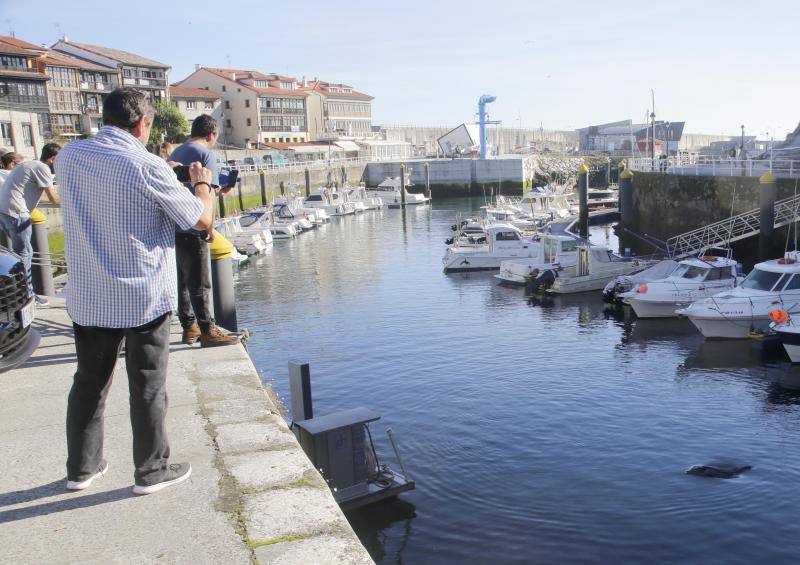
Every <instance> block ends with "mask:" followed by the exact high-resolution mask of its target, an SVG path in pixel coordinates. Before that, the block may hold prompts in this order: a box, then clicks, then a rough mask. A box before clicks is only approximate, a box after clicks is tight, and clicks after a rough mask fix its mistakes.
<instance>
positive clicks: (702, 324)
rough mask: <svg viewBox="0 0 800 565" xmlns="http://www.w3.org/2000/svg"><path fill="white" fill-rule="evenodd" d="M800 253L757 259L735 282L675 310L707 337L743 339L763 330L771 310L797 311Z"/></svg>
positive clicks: (793, 312) (798, 312) (766, 325)
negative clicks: (744, 274)
mask: <svg viewBox="0 0 800 565" xmlns="http://www.w3.org/2000/svg"><path fill="white" fill-rule="evenodd" d="M798 259H800V253H798V252H797V251H790V252H787V253H786V254H785V255H784V256H783V257H782V258H781V259H773V260H771V261H764V262H763V263H757V264H756V266H755V267H754V268H753V270H752V271H751V272H750V274H749V275H747V277H745V279H744V280H743V281H742V282H741V284H740V285H739V286H737V287H736V288H733V289H731V290H727V291H724V292H720V293H718V294H715V295H713V296H711V297H709V298H705V299H703V300H698V301H695V302H692V304H690V305H689V306H688V307H687V308H684V309H682V310H678V311H677V312H676V313H677V314H678V315H680V316H686V317H688V318H689V320H691V322H692V323H693V324H694V325H695V326H696V327H697V329H698V330H700V333H702V334H703V336H705V337H707V338H727V339H743V338H747V337H749V336H750V334H751V333H753V332H764V331H766V330H767V328H768V327H769V324H770V317H769V313H770V311H771V310H775V309H781V310H785V311H786V312H788V313H789V315H794V314H800V263H798Z"/></svg>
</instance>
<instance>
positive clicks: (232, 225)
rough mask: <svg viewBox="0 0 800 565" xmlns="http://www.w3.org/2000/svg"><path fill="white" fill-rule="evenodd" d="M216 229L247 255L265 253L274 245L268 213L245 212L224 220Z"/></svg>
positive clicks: (221, 220)
mask: <svg viewBox="0 0 800 565" xmlns="http://www.w3.org/2000/svg"><path fill="white" fill-rule="evenodd" d="M216 229H217V231H218V232H220V233H221V234H222V235H224V236H225V237H226V238H227V239H228V240H230V242H231V243H233V245H234V247H236V248H237V249H239V250H241V251H242V252H243V253H244V254H245V255H257V254H260V253H264V252H265V251H266V250H267V248H268V247H269V246H270V245H272V234H271V233H270V231H269V225H268V214H267V213H266V212H260V213H259V212H245V213H244V214H241V215H238V216H231V217H228V218H222V219H220V221H219V222H218V223H217V226H216Z"/></svg>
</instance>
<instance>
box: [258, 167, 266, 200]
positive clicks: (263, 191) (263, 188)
mask: <svg viewBox="0 0 800 565" xmlns="http://www.w3.org/2000/svg"><path fill="white" fill-rule="evenodd" d="M258 182H259V185H260V187H261V205H262V206H266V205H267V173H266V172H265V171H261V173H259V179H258Z"/></svg>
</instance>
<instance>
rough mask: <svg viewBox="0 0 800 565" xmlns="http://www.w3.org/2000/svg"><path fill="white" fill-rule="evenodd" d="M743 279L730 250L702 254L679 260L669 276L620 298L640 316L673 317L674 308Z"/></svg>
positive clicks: (719, 290) (648, 283)
mask: <svg viewBox="0 0 800 565" xmlns="http://www.w3.org/2000/svg"><path fill="white" fill-rule="evenodd" d="M741 280H742V279H741V277H739V276H738V275H737V263H736V261H735V260H734V259H732V258H731V256H730V250H728V251H727V254H726V256H724V257H720V256H716V255H710V254H701V255H699V256H697V257H693V258H690V259H684V260H683V261H680V262H679V263H678V266H677V267H676V268H675V270H674V271H672V273H670V274H669V276H667V277H664V278H663V279H659V280H654V281H650V282H642V283H641V284H639V285H637V286H636V287H635V288H633V289H632V290H630V291H629V292H627V293H624V294H623V295H622V296H621V298H622V300H623V302H624V303H625V304H628V305H630V306H631V308H633V311H634V312H636V315H637V316H638V317H639V318H671V317H673V316H675V315H676V314H675V310H679V309H681V308H685V307H686V306H688V305H689V304H691V303H692V302H694V301H696V300H700V299H703V298H707V297H709V296H712V295H714V294H717V293H719V292H722V291H723V290H729V289H732V288H734V287H735V286H736V285H737V284H738V283H740V282H741Z"/></svg>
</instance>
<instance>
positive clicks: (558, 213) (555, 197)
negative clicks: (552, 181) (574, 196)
mask: <svg viewBox="0 0 800 565" xmlns="http://www.w3.org/2000/svg"><path fill="white" fill-rule="evenodd" d="M570 196H571V194H567V193H565V192H554V191H551V190H547V189H546V188H542V187H534V188H532V189H531V190H529V191H528V192H526V193H525V194H524V195H523V196H522V198H521V199H520V200H519V202H517V204H516V206H517V207H518V208H520V209H521V210H523V211H525V212H530V213H531V214H533V215H534V216H536V217H545V218H548V217H549V219H551V220H556V219H563V218H568V217H569V216H574V215H575V214H577V213H578V207H577V206H575V205H574V204H571V203H570V201H569V197H570Z"/></svg>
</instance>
